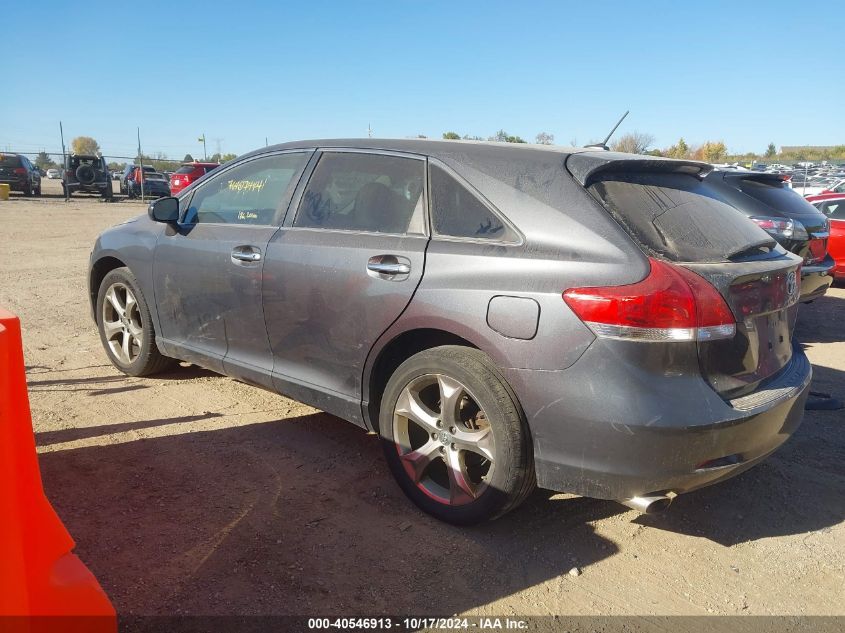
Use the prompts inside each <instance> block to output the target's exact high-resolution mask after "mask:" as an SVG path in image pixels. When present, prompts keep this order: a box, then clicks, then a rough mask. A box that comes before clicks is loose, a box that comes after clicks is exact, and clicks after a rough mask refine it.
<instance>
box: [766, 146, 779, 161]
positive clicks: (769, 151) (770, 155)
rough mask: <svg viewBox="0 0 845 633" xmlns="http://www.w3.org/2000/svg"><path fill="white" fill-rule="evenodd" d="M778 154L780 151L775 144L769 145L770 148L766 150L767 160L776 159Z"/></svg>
mask: <svg viewBox="0 0 845 633" xmlns="http://www.w3.org/2000/svg"><path fill="white" fill-rule="evenodd" d="M777 153H778V150H777V148H776V147H775V144H774V143H769V146H768V147H767V148H766V158H774V157H775V155H776V154H777Z"/></svg>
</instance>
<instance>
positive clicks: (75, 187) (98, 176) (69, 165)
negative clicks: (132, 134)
mask: <svg viewBox="0 0 845 633" xmlns="http://www.w3.org/2000/svg"><path fill="white" fill-rule="evenodd" d="M62 189H63V190H64V192H65V195H67V196H70V195H71V194H72V193H73V192H75V191H84V192H87V193H99V194H101V195H102V196H103V198H105V199H106V200H111V197H112V186H111V174H109V168H108V166H107V165H106V161H105V159H104V158H102V157H101V156H85V155H83V154H71V155H70V156H68V157H67V161H66V162H65V169H64V172H63V173H62Z"/></svg>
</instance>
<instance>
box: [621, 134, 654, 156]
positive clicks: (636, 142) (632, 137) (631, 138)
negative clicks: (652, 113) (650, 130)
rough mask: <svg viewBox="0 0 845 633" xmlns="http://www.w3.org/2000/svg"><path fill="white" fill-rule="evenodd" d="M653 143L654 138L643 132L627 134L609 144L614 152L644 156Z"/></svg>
mask: <svg viewBox="0 0 845 633" xmlns="http://www.w3.org/2000/svg"><path fill="white" fill-rule="evenodd" d="M652 143H654V137H653V136H652V135H651V134H646V133H644V132H629V133H628V134H625V135H623V136H620V137H619V138H618V139H616V140H615V141H613V142H612V143H611V144H610V149H612V150H613V151H614V152H625V153H626V154H644V153H645V152H646V150H647V149H648V147H649V145H651V144H652Z"/></svg>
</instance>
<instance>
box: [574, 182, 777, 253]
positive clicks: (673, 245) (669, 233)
mask: <svg viewBox="0 0 845 633" xmlns="http://www.w3.org/2000/svg"><path fill="white" fill-rule="evenodd" d="M589 191H590V193H592V194H593V196H595V197H596V198H597V199H598V200H599V202H601V203H602V204H603V205H604V207H605V208H606V209H607V210H608V211H609V212H610V213H611V215H612V216H613V217H614V218H616V220H617V221H618V222H619V223H620V224H621V225H622V226H623V227H625V229H626V230H627V231H628V233H629V234H630V235H631V236H632V237H633V238H634V239H635V240H636V241H637V242H638V243H639V244H640V246H641V247H642V248H643V249H644V250H645V251H646V252H647V253H649V254H656V255H660V256H662V257H665V258H667V259H670V260H673V261H683V262H718V261H725V260H728V259H730V258H731V257H733V256H737V255H739V254H740V253H746V252H748V251H751V250H754V249H755V248H759V247H764V248H771V247H774V241H773V240H772V238H771V237H770V236H769V235H768V234H767V233H765V232H764V231H763V230H762V229H760V228H759V227H757V226H756V225H755V224H753V223H752V222H749V221H748V219H747V218H746V217H745V216H744V215H742V214H741V213H740V212H739V211H737V210H736V209H734V208H733V207H731V206H729V205H727V204H725V203H724V202H722V201H720V200H718V199H716V198H715V197H713V194H712V193H711V191H710V190H709V189H708V187H707V185H706V184H704V183H703V182H702V181H701V180H700V179H699V178H697V177H696V176H692V175H687V174H679V173H657V172H654V173H653V172H644V173H625V174H613V173H610V174H607V175H606V176H604V177H603V178H602V179H601V180H599V181H598V182H596V183H594V184H592V185H590V187H589Z"/></svg>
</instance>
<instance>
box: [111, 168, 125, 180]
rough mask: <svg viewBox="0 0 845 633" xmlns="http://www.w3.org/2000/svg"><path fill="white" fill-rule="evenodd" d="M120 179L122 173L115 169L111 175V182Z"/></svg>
mask: <svg viewBox="0 0 845 633" xmlns="http://www.w3.org/2000/svg"><path fill="white" fill-rule="evenodd" d="M122 177H123V172H122V171H120V170H119V169H116V170H114V171H113V172H112V173H111V179H112V180H120V179H121V178H122Z"/></svg>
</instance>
